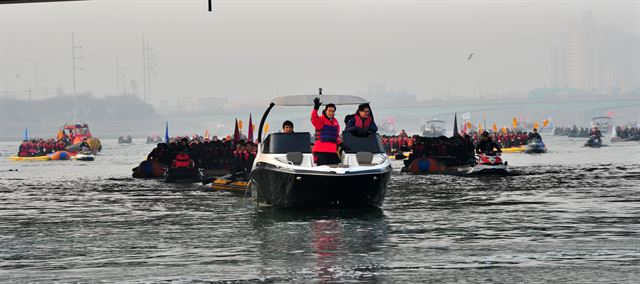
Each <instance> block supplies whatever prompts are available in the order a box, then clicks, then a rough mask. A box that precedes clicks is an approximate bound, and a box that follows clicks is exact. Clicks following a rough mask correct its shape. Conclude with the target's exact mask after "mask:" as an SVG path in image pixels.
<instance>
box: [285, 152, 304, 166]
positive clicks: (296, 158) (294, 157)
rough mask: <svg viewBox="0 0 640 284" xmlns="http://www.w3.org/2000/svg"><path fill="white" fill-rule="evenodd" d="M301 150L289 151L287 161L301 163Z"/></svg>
mask: <svg viewBox="0 0 640 284" xmlns="http://www.w3.org/2000/svg"><path fill="white" fill-rule="evenodd" d="M303 157H304V156H303V155H302V152H289V153H287V161H289V162H291V163H292V164H294V165H300V164H302V159H303Z"/></svg>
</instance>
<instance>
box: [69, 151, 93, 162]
mask: <svg viewBox="0 0 640 284" xmlns="http://www.w3.org/2000/svg"><path fill="white" fill-rule="evenodd" d="M71 159H72V160H76V161H93V160H95V159H96V157H95V156H94V155H93V154H91V153H78V154H76V155H75V156H72V158H71Z"/></svg>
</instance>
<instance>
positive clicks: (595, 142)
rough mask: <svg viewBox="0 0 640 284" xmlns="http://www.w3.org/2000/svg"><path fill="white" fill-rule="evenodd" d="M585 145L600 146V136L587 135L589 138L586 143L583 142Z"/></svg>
mask: <svg viewBox="0 0 640 284" xmlns="http://www.w3.org/2000/svg"><path fill="white" fill-rule="evenodd" d="M584 146H585V147H592V148H600V147H602V138H600V137H598V136H596V135H591V136H590V137H589V140H587V142H586V143H584Z"/></svg>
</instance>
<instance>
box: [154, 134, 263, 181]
mask: <svg viewBox="0 0 640 284" xmlns="http://www.w3.org/2000/svg"><path fill="white" fill-rule="evenodd" d="M256 153H257V148H256V146H255V144H254V143H253V142H251V141H245V140H240V141H234V140H233V139H231V138H230V137H225V138H223V139H218V137H216V136H214V137H213V138H211V139H209V138H203V137H200V136H194V137H191V138H190V137H175V138H173V139H171V140H170V142H169V143H158V144H157V145H156V147H155V148H154V149H153V150H152V151H151V153H149V154H148V155H147V160H148V161H154V160H155V161H159V162H160V163H162V164H163V165H164V166H165V167H194V168H201V169H205V170H224V171H228V172H233V173H237V172H246V171H247V169H250V168H251V165H252V164H253V160H254V159H255V156H256Z"/></svg>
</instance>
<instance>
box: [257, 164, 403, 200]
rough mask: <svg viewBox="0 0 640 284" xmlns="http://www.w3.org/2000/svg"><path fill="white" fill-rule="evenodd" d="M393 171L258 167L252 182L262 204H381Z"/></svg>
mask: <svg viewBox="0 0 640 284" xmlns="http://www.w3.org/2000/svg"><path fill="white" fill-rule="evenodd" d="M390 174H391V171H390V170H387V171H383V172H381V171H377V172H371V173H366V174H341V175H336V174H334V175H327V174H317V173H301V172H286V171H281V170H278V169H265V168H256V169H254V170H253V171H252V172H251V181H250V184H249V186H250V189H251V193H252V195H253V196H254V197H255V198H256V201H257V202H258V205H259V206H273V207H279V208H372V207H373V208H381V207H382V203H383V201H384V197H385V194H386V191H387V183H388V182H389V176H390Z"/></svg>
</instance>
